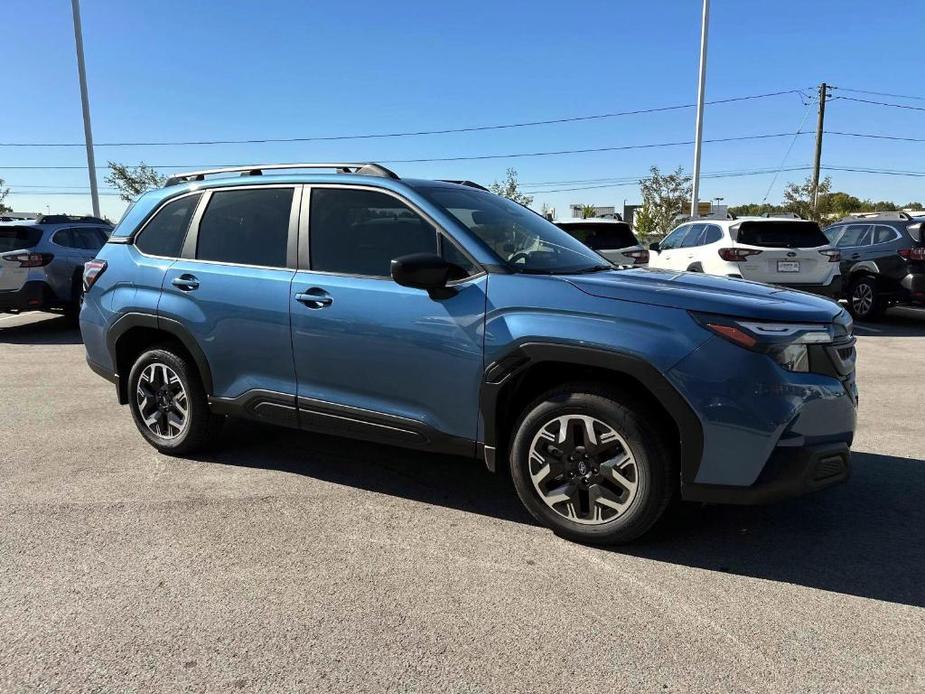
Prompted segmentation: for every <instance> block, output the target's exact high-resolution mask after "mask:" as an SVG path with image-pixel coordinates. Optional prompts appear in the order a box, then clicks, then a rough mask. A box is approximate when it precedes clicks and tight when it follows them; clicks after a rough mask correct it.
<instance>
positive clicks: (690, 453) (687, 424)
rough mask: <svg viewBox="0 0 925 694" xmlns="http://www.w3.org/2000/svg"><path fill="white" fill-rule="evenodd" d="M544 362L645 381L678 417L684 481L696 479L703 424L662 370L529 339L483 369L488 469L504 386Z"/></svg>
mask: <svg viewBox="0 0 925 694" xmlns="http://www.w3.org/2000/svg"><path fill="white" fill-rule="evenodd" d="M543 362H562V363H567V364H575V365H579V366H593V367H596V368H602V369H606V370H608V371H612V372H614V373H616V374H623V375H626V376H630V377H632V378H634V379H635V380H636V381H638V382H639V383H641V384H642V385H643V386H644V387H645V388H646V389H647V390H648V391H649V393H650V394H651V395H652V396H653V397H654V398H655V399H656V400H657V401H658V403H659V404H660V405H661V406H662V407H663V408H664V409H665V411H666V412H668V414H669V415H670V416H671V417H672V418H673V419H674V422H675V424H676V425H677V427H678V431H679V433H680V436H681V440H680V442H679V448H680V452H681V461H680V462H681V480H682V482H684V483H690V482H693V481H694V478H695V477H696V476H697V471H698V469H699V468H700V461H701V458H702V456H703V425H702V424H701V422H700V419H699V417H697V415H696V414H695V413H694V410H693V409H692V408H691V406H690V404H689V403H688V402H687V400H685V398H684V397H683V396H682V395H681V394H680V393H679V392H678V391H677V389H676V388H675V387H674V386H673V385H672V384H671V383H670V382H669V381H668V379H667V378H666V377H665V376H664V375H663V374H662V372H661V371H659V370H658V369H657V368H655V367H654V366H653V365H652V364H650V363H649V362H648V361H646V360H645V359H643V358H641V357H638V356H636V355H633V354H627V353H625V352H617V351H610V350H604V349H598V348H595V347H582V346H578V345H566V344H561V343H555V342H525V343H523V344H520V345H518V346H516V347H513V348H512V349H511V350H510V351H509V352H508V353H507V354H505V356H503V357H502V358H500V359H498V360H497V361H495V362H493V363H492V364H490V365H489V366H488V367H487V368H486V369H485V373H484V375H483V378H482V384H481V387H480V389H479V408H480V411H481V415H482V421H483V424H484V431H483V437H482V438H483V441H481V442H480V446H479V448H480V449H481V450H482V451H483V457H484V458H485V462H486V464H487V465H488V467H489V468H490V469H494V463H495V461H494V452H495V450H496V448H497V445H498V440H497V437H498V432H497V430H496V424H497V406H498V398H499V396H500V394H501V392H502V389H503V388H504V386H505V384H507V383H508V382H509V381H510V379H511V378H513V377H515V376H516V375H517V374H518V373H521V372H522V371H523V370H525V369H526V368H528V367H530V366H532V365H535V364H540V363H543Z"/></svg>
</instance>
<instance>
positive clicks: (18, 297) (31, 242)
mask: <svg viewBox="0 0 925 694" xmlns="http://www.w3.org/2000/svg"><path fill="white" fill-rule="evenodd" d="M111 233H112V225H111V224H109V223H108V222H106V221H105V220H103V219H97V218H95V217H72V216H69V215H45V216H43V217H38V218H37V219H35V220H26V221H23V220H17V221H10V222H0V313H2V312H9V313H18V312H20V311H54V310H63V311H65V312H68V313H72V314H76V312H77V309H78V307H79V305H80V295H81V281H82V276H83V267H84V263H85V262H87V261H88V260H93V258H94V257H96V254H97V252H98V251H99V250H100V248H102V247H103V244H104V243H106V241H107V240H108V239H109V235H110V234H111Z"/></svg>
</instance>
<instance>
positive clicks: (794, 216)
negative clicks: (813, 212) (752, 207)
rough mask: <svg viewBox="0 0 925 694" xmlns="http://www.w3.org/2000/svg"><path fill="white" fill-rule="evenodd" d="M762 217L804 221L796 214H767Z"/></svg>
mask: <svg viewBox="0 0 925 694" xmlns="http://www.w3.org/2000/svg"><path fill="white" fill-rule="evenodd" d="M761 216H762V217H764V218H765V219H803V218H802V217H801V216H800V215H798V214H797V213H796V212H774V213H771V212H765V213H764V214H763V215H761Z"/></svg>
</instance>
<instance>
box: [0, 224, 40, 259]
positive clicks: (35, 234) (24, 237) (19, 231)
mask: <svg viewBox="0 0 925 694" xmlns="http://www.w3.org/2000/svg"><path fill="white" fill-rule="evenodd" d="M41 238H42V230H41V229H35V228H32V227H4V226H0V253H6V252H7V251H18V250H22V249H23V248H32V247H33V246H35V245H36V244H37V243H38V242H39V240H40V239H41Z"/></svg>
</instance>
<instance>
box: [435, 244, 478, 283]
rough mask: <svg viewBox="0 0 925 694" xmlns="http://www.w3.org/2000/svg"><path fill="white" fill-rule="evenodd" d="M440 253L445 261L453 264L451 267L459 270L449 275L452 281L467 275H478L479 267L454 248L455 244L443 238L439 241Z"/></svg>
mask: <svg viewBox="0 0 925 694" xmlns="http://www.w3.org/2000/svg"><path fill="white" fill-rule="evenodd" d="M440 251H441V255H442V256H443V259H444V260H445V261H447V262H448V263H453V265H455V266H456V267H458V268H459V271H454V272H452V273H450V274H451V277H452V279H454V280H460V279H462V278H464V277H468V276H469V275H475V274H476V273H478V271H479V267H478V266H477V265H476V264H475V263H473V262H472V261H471V260H469V258H468V257H467V256H466V255H465V254H463V252H462V251H461V250H459V249H458V248H457V247H456V244H454V243H453V242H452V241H450V240H449V239H448V238H446V237H445V236H443V237H441V239H440Z"/></svg>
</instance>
